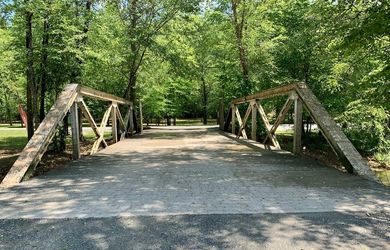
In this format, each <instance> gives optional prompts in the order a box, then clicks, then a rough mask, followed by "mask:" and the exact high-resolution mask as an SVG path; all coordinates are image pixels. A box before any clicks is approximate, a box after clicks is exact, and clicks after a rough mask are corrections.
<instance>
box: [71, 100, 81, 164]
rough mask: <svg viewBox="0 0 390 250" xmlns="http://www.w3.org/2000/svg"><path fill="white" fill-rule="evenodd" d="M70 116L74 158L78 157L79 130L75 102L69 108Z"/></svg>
mask: <svg viewBox="0 0 390 250" xmlns="http://www.w3.org/2000/svg"><path fill="white" fill-rule="evenodd" d="M70 116H71V119H72V146H73V151H72V159H73V160H75V159H79V158H80V134H79V132H80V130H79V115H78V108H77V102H74V103H73V104H72V107H71V108H70Z"/></svg>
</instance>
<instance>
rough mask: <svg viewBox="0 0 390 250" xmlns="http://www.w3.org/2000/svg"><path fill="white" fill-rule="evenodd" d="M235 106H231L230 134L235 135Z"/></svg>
mask: <svg viewBox="0 0 390 250" xmlns="http://www.w3.org/2000/svg"><path fill="white" fill-rule="evenodd" d="M236 109H237V107H236V105H232V134H236Z"/></svg>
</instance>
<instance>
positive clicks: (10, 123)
mask: <svg viewBox="0 0 390 250" xmlns="http://www.w3.org/2000/svg"><path fill="white" fill-rule="evenodd" d="M4 99H5V105H6V108H7V117H8V122H9V125H10V126H12V115H11V107H10V105H9V99H8V95H7V93H6V92H5V93H4Z"/></svg>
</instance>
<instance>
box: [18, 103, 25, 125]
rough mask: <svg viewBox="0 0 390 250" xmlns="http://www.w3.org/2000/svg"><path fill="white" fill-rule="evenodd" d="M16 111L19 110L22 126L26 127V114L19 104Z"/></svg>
mask: <svg viewBox="0 0 390 250" xmlns="http://www.w3.org/2000/svg"><path fill="white" fill-rule="evenodd" d="M18 110H19V114H20V117H22V121H23V126H25V127H27V114H26V112H25V111H24V110H23V107H22V105H21V104H19V107H18Z"/></svg>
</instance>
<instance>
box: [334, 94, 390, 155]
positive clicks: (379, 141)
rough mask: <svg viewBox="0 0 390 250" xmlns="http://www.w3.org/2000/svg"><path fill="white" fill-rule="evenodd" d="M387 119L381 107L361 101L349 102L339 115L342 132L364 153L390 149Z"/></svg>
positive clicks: (383, 151)
mask: <svg viewBox="0 0 390 250" xmlns="http://www.w3.org/2000/svg"><path fill="white" fill-rule="evenodd" d="M388 119H389V117H388V114H387V113H386V110H385V109H384V108H383V107H376V106H371V105H368V104H366V103H363V102H362V101H355V102H351V103H350V104H349V105H348V106H347V110H346V111H345V112H344V113H343V114H342V115H341V116H340V117H339V121H340V122H341V124H342V127H343V130H344V132H345V133H346V134H347V136H348V138H349V139H350V140H351V141H352V143H353V144H354V145H355V147H356V148H357V149H358V150H359V151H360V152H361V153H362V154H364V155H374V154H375V153H378V152H382V153H388V152H389V151H390V138H389V128H388V126H387V121H388Z"/></svg>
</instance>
